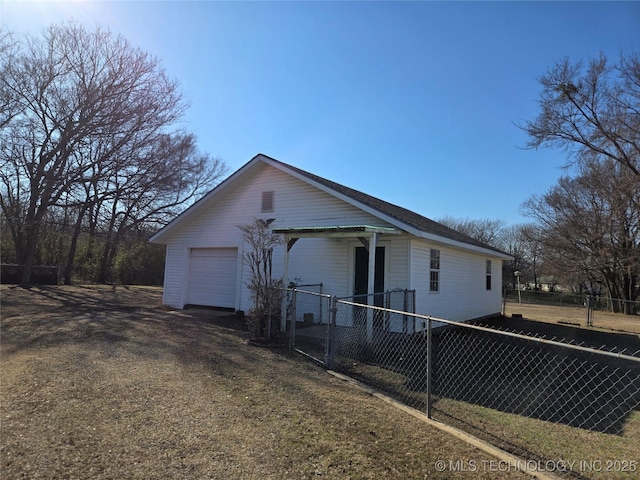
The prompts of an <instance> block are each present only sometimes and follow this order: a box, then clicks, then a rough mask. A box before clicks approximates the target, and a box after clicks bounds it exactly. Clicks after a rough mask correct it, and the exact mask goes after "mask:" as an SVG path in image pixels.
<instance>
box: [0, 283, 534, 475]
mask: <svg viewBox="0 0 640 480" xmlns="http://www.w3.org/2000/svg"><path fill="white" fill-rule="evenodd" d="M160 298H161V290H160V289H153V288H133V287H131V288H123V287H117V288H116V287H97V286H91V287H81V286H79V287H62V286H59V287H40V288H37V287H34V288H32V289H30V290H25V289H21V288H17V287H9V286H2V287H1V288H0V315H1V331H0V333H1V339H0V340H1V350H0V401H1V407H0V422H1V423H0V434H1V435H0V438H1V442H2V443H1V445H0V475H1V476H2V478H7V479H14V478H29V479H34V478H60V479H76V478H78V479H80V478H82V479H87V478H91V479H122V478H133V479H142V478H144V479H156V478H158V479H159V478H197V479H200V478H215V479H218V478H224V479H228V478H238V479H240V478H241V479H254V478H255V479H258V478H260V479H262V478H274V479H276V478H277V479H280V478H282V479H295V478H298V479H303V478H312V477H324V478H331V479H333V478H336V479H342V478H351V479H373V478H376V479H377V478H398V479H422V478H467V479H468V478H529V477H527V476H525V475H523V474H520V473H518V472H515V471H514V470H513V469H511V468H503V469H502V470H500V469H498V468H493V467H492V466H495V465H496V459H493V458H491V457H490V456H489V455H487V454H485V453H483V452H481V451H479V450H477V449H475V448H473V447H471V446H469V445H468V444H466V443H464V442H462V441H460V440H457V439H455V438H453V437H451V436H448V435H446V434H444V433H442V432H440V431H439V430H436V429H434V428H432V427H430V426H428V425H426V424H424V423H422V422H420V421H418V420H416V419H415V418H413V417H411V416H409V415H407V414H406V413H403V412H401V411H398V410H396V409H394V408H393V407H391V406H389V405H387V404H385V403H383V402H381V401H380V400H378V399H375V398H373V397H371V396H369V395H367V394H366V393H364V392H362V391H360V390H357V389H354V388H353V387H351V386H349V385H348V384H346V383H345V382H343V381H340V380H338V379H335V378H333V377H331V376H329V375H328V374H327V373H325V372H324V371H323V370H322V369H320V368H318V367H317V366H315V365H314V364H311V363H309V362H308V361H306V360H304V359H303V358H301V357H300V356H298V355H296V354H292V353H290V352H289V351H288V350H284V349H279V350H278V349H266V348H261V347H254V346H249V345H247V342H246V339H247V337H246V333H245V332H243V331H241V330H238V329H237V328H234V327H237V322H234V320H233V318H232V317H229V316H226V317H225V316H220V314H216V313H214V312H211V311H203V310H199V311H196V310H186V311H174V310H170V309H167V308H164V307H162V306H161V305H160ZM438 461H442V462H444V463H438ZM472 461H473V462H472ZM491 462H493V463H491ZM471 466H473V468H472V469H471V468H470V467H471ZM440 470H442V471H440Z"/></svg>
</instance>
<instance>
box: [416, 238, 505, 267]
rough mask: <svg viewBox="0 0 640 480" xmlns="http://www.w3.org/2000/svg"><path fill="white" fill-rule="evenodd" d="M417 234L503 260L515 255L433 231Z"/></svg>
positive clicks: (432, 240) (443, 243)
mask: <svg viewBox="0 0 640 480" xmlns="http://www.w3.org/2000/svg"><path fill="white" fill-rule="evenodd" d="M416 236H417V237H419V238H424V239H425V240H429V241H431V242H434V243H440V244H442V245H447V246H450V247H455V248H459V249H463V250H467V251H470V252H474V253H479V254H482V255H486V256H488V257H495V258H499V259H501V260H513V257H512V256H511V255H507V254H506V253H501V252H498V251H496V250H491V249H490V248H484V247H480V246H478V245H472V244H470V243H464V242H458V241H457V240H452V239H450V238H446V237H441V236H439V235H433V234H431V233H426V232H420V234H419V235H416Z"/></svg>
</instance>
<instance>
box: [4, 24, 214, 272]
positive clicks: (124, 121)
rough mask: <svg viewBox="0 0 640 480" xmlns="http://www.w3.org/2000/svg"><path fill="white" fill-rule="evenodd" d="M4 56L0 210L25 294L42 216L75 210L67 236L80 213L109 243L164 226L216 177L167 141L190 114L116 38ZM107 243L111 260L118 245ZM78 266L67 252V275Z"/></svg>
mask: <svg viewBox="0 0 640 480" xmlns="http://www.w3.org/2000/svg"><path fill="white" fill-rule="evenodd" d="M0 40H1V39H0ZM6 44H7V42H5V43H4V44H3V43H0V46H1V45H6ZM6 52H10V53H6ZM9 54H10V55H11V57H10V61H9V60H8V56H7V55H9ZM0 55H1V56H2V57H1V58H2V59H1V61H0V68H2V75H1V76H0V95H2V96H0V105H3V111H2V112H0V113H2V117H1V118H2V120H3V121H5V120H6V124H5V126H4V127H3V128H2V130H1V131H0V207H1V208H2V212H3V214H4V216H5V219H6V222H7V224H8V226H9V229H10V231H11V234H12V238H13V241H14V244H15V251H16V256H17V260H18V263H19V264H20V265H22V267H23V268H22V283H23V284H28V283H29V280H30V274H31V266H32V263H33V259H34V254H35V252H36V248H37V245H38V241H39V238H40V233H41V227H42V224H43V219H44V218H45V216H46V214H47V212H48V211H49V209H51V208H53V207H56V206H57V207H63V206H64V208H70V207H71V208H75V209H76V220H75V222H74V225H75V227H74V235H76V234H77V233H78V232H79V230H80V229H81V227H82V223H83V221H84V216H85V214H87V213H88V214H90V218H91V222H92V223H93V228H94V229H95V227H96V226H97V224H98V219H100V218H103V219H104V220H103V223H104V222H106V223H107V225H108V227H107V231H108V232H113V231H115V229H116V225H118V226H120V227H122V226H128V227H131V226H132V225H135V224H139V223H141V222H144V221H150V222H162V221H164V220H166V215H168V214H170V213H173V212H174V209H175V207H176V206H177V205H180V204H183V203H184V202H188V201H189V200H190V199H192V198H193V197H194V196H195V195H198V194H200V193H201V192H202V189H203V188H204V187H207V186H210V185H211V182H212V181H214V180H215V179H216V178H217V177H218V176H219V175H221V174H222V173H224V165H223V164H222V163H221V162H219V161H217V160H216V161H213V162H211V159H210V158H208V156H206V155H202V154H199V153H197V151H196V149H195V141H194V138H193V137H192V136H190V135H188V134H184V133H180V132H171V131H169V129H170V128H171V127H172V125H174V124H175V122H176V121H177V120H178V119H179V118H180V117H181V116H182V115H183V113H184V111H185V109H186V107H187V105H186V103H185V102H184V101H183V99H182V97H181V94H180V93H179V89H178V84H177V82H175V81H173V80H171V79H169V78H168V77H167V75H166V74H165V72H164V69H163V68H162V67H161V65H160V64H159V62H158V61H157V60H156V59H155V58H152V57H150V56H148V55H147V54H145V53H144V52H142V51H140V50H138V49H135V48H133V47H132V46H131V45H130V44H129V43H128V42H127V41H126V40H125V39H124V38H123V37H121V36H113V35H112V34H111V33H110V32H108V31H105V30H103V29H101V28H97V29H96V30H95V31H93V32H89V31H87V30H85V29H84V28H83V27H81V26H78V25H76V24H73V23H69V24H63V25H54V26H52V27H50V28H48V29H47V30H45V31H44V32H43V35H42V38H41V39H36V38H32V37H27V38H26V39H25V40H24V41H23V42H22V43H20V44H19V46H18V47H16V48H2V49H0ZM5 98H10V99H11V101H12V102H13V103H11V109H9V108H5V107H4V105H5V103H6V102H5V101H4V99H5ZM107 243H108V244H109V246H108V248H106V249H105V250H106V251H107V254H106V256H105V258H106V260H107V261H111V260H112V259H113V256H114V252H115V247H114V245H116V246H117V238H116V241H115V242H112V241H109V242H107ZM74 255H75V245H72V248H71V251H70V252H69V257H68V265H67V267H68V270H69V268H70V265H71V264H72V263H73V258H74ZM69 272H70V270H69ZM66 276H67V279H66V280H68V275H66Z"/></svg>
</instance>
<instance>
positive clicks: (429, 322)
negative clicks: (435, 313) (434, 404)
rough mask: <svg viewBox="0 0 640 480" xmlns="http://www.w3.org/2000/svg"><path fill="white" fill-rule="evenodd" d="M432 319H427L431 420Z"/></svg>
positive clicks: (428, 384)
mask: <svg viewBox="0 0 640 480" xmlns="http://www.w3.org/2000/svg"><path fill="white" fill-rule="evenodd" d="M432 345H433V342H432V338H431V317H427V418H431V369H432V365H433V359H432Z"/></svg>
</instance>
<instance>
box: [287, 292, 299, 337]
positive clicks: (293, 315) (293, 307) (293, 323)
mask: <svg viewBox="0 0 640 480" xmlns="http://www.w3.org/2000/svg"><path fill="white" fill-rule="evenodd" d="M296 294H297V290H296V289H295V288H294V289H293V290H292V292H291V326H290V327H289V334H290V335H289V348H293V347H294V346H295V344H296V303H297V301H296V297H297V295H296Z"/></svg>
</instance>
